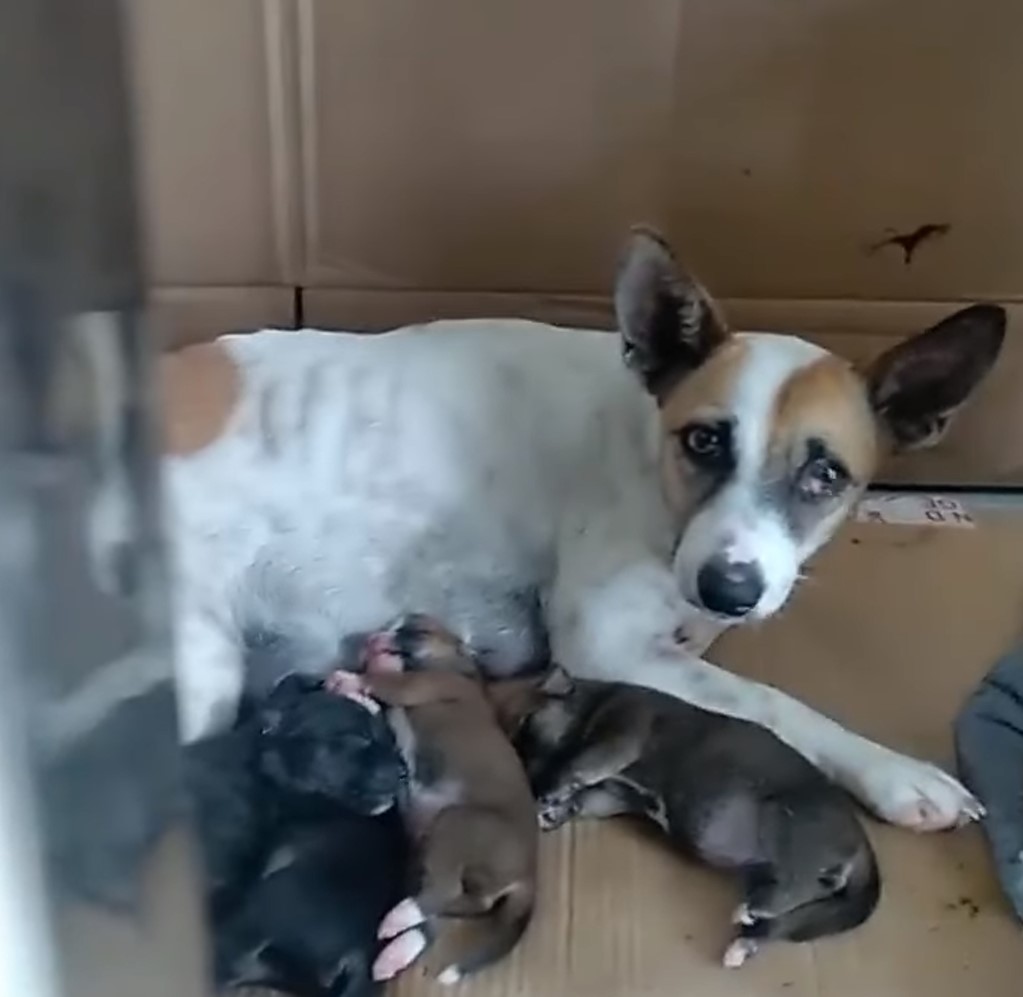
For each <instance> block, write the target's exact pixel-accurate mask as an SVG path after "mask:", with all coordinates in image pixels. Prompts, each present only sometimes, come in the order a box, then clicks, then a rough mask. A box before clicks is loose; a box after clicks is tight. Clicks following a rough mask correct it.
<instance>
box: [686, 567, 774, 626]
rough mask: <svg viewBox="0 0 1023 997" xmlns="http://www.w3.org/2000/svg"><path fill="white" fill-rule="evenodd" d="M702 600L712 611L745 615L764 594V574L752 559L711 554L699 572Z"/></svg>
mask: <svg viewBox="0 0 1023 997" xmlns="http://www.w3.org/2000/svg"><path fill="white" fill-rule="evenodd" d="M696 587H697V592H698V594H699V596H700V602H702V603H703V605H704V606H705V607H706V608H707V609H709V610H710V611H711V612H712V613H720V614H721V615H722V616H745V615H746V614H747V613H749V612H750V611H751V610H752V609H753V607H754V606H756V604H757V603H758V602H759V601H760V597H761V596H762V595H763V594H764V576H763V574H762V573H761V571H760V568H759V566H758V565H757V564H755V563H754V562H752V561H729V560H728V559H727V558H725V557H721V556H718V557H712V558H711V559H710V560H709V561H708V562H707V563H706V564H704V566H703V567H702V568H700V572H699V574H698V575H697V576H696Z"/></svg>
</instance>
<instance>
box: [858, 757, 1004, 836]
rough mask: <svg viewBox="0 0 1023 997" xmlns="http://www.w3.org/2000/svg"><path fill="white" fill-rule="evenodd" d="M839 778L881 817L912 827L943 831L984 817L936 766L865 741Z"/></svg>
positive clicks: (964, 791) (977, 803) (962, 789)
mask: <svg viewBox="0 0 1023 997" xmlns="http://www.w3.org/2000/svg"><path fill="white" fill-rule="evenodd" d="M840 781H841V782H842V783H843V785H845V787H846V788H847V789H848V790H849V791H850V792H852V793H853V794H854V795H855V796H856V797H857V798H858V799H859V800H860V802H862V803H863V804H864V806H866V807H867V808H868V809H869V810H871V811H873V812H874V813H875V814H876V815H877V816H878V817H880V818H881V819H882V820H886V821H888V822H889V823H891V824H897V825H899V826H900V827H907V828H909V829H910V830H913V831H943V830H947V829H949V828H954V827H961V826H963V825H964V824H969V823H970V822H971V821H974V820H980V819H981V818H982V817H983V816H984V807H983V805H982V804H981V803H980V801H979V800H977V799H976V798H975V797H974V796H973V795H972V794H971V793H970V792H969V791H968V790H967V789H966V788H965V787H964V786H963V785H962V784H961V783H960V782H959V781H958V780H956V779H954V778H953V777H952V776H950V775H949V774H948V773H947V772H944V771H942V770H941V769H940V768H938V766H936V765H931V764H929V763H928V762H921V761H917V760H916V759H915V758H908V757H907V756H905V755H900V754H898V753H897V752H895V751H891V750H889V749H888V748H883V747H881V746H880V745H874V744H871V745H868V746H867V750H866V751H864V753H863V757H862V758H860V759H858V760H857V763H856V766H855V768H854V769H853V770H852V771H851V772H849V773H848V775H847V777H844V778H841V779H840Z"/></svg>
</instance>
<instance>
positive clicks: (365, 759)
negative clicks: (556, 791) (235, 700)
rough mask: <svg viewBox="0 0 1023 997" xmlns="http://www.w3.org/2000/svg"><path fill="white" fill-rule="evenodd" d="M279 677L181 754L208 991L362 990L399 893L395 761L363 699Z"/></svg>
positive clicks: (376, 711)
mask: <svg viewBox="0 0 1023 997" xmlns="http://www.w3.org/2000/svg"><path fill="white" fill-rule="evenodd" d="M367 703H369V701H368V700H363V701H356V700H353V699H350V698H344V697H338V696H336V695H333V694H331V693H328V692H326V691H324V689H323V687H322V683H321V682H319V681H318V680H315V679H311V678H308V677H305V676H289V677H287V678H285V679H284V680H282V681H281V682H280V683H279V685H278V686H277V687H276V688H275V689H274V690H273V691H272V692H271V693H270V694H269V695H268V696H267V697H266V698H265V699H264V700H263V701H262V702H261V703H259V704H257V705H255V706H250V708H249V709H248V710H247V712H246V714H245V716H243V717H242V719H241V720H240V721H239V723H238V725H237V726H236V727H235V728H234V729H233V730H232V731H230V732H228V733H226V734H224V735H221V736H218V737H215V738H210V739H207V740H204V741H199V742H196V743H195V744H194V745H192V746H190V747H189V748H187V749H186V751H187V753H188V766H189V774H190V781H191V784H192V789H193V795H194V799H195V804H196V810H197V814H196V817H197V822H196V823H197V829H198V832H199V838H200V844H201V845H202V852H203V856H204V858H205V863H206V869H207V878H208V883H209V890H210V909H211V914H212V921H213V925H212V927H213V939H214V953H215V974H216V979H217V982H218V985H220V986H232V987H233V986H242V985H257V984H259V985H267V986H274V987H277V988H278V989H281V990H286V991H288V992H290V993H294V994H297V995H299V997H334V995H342V994H343V995H346V997H347V995H362V994H368V993H370V992H372V990H373V984H372V980H371V978H370V974H369V966H370V963H371V962H372V959H373V957H374V955H375V954H376V950H377V948H378V945H377V941H376V929H377V925H378V924H379V923H380V919H381V917H382V916H383V915H384V914H385V913H386V912H387V911H388V910H389V909H390V908H391V907H392V906H393V905H394V903H395V902H396V901H397V900H398V899H400V898H401V896H402V895H403V894H404V893H405V884H406V873H407V847H406V845H405V841H404V835H403V833H402V831H401V826H400V820H399V818H398V816H397V812H396V809H395V808H394V804H395V802H396V801H397V798H398V796H399V794H400V792H402V789H403V786H404V781H405V766H404V763H403V761H402V759H401V755H400V753H399V751H398V747H397V744H396V743H395V740H394V736H393V734H392V732H391V729H390V725H389V724H388V723H387V721H386V720H385V718H384V717H383V715H382V712H381V710H380V708H379V707H378V706H377V705H376V704H375V703H369V705H370V706H371V707H372V710H370V709H367V706H366V704H367Z"/></svg>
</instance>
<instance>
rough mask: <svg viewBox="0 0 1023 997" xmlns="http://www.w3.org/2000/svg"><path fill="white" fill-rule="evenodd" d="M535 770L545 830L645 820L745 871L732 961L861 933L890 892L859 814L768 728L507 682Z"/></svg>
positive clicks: (651, 702)
mask: <svg viewBox="0 0 1023 997" xmlns="http://www.w3.org/2000/svg"><path fill="white" fill-rule="evenodd" d="M489 691H490V695H491V698H492V700H493V701H494V703H495V707H496V708H497V709H498V711H499V714H500V715H501V716H502V719H503V721H504V723H505V725H506V729H508V730H509V731H510V732H514V736H515V740H516V745H517V747H518V748H519V750H520V753H521V754H522V756H523V758H524V759H525V760H526V764H527V770H528V771H529V773H530V777H531V779H532V781H533V788H534V791H535V792H536V794H537V798H538V806H539V809H540V820H541V824H542V825H543V826H545V827H547V828H551V827H557V826H559V825H560V824H562V823H564V822H565V821H567V820H569V819H570V818H572V817H574V816H592V817H608V816H612V815H615V814H637V815H640V816H642V817H645V818H647V819H649V820H652V821H653V822H654V823H655V824H657V825H658V826H659V827H660V828H661V829H662V830H663V831H664V832H665V833H666V834H667V836H668V838H669V840H670V841H671V842H672V844H673V845H675V846H676V847H678V848H679V849H681V850H683V851H684V852H686V853H688V854H690V855H693V856H695V857H696V858H698V859H700V860H702V861H704V862H706V863H707V864H708V865H711V866H715V867H717V868H722V869H728V870H732V871H735V872H738V873H739V875H740V880H741V883H742V889H743V894H744V898H743V903H742V904H741V905H740V906H739V908H738V909H737V911H736V913H735V918H734V923H735V925H736V937H735V938H734V940H733V941H732V943H731V945H730V946H729V947H728V949H727V951H726V952H725V956H724V963H725V965H726V966H740V965H742V963H743V962H745V961H746V959H747V958H749V957H750V956H751V955H753V954H754V953H755V952H756V950H757V946H758V943H759V942H761V941H771V940H780V939H787V940H789V941H797V942H799V941H808V940H810V939H813V938H818V937H820V936H822V935H828V934H835V933H837V932H840V931H845V930H847V929H849V928H853V927H855V926H856V925H858V924H861V923H862V922H863V921H865V920H866V918H867V917H868V916H869V915H870V914H871V913H872V912H873V910H874V907H875V906H876V904H877V901H878V896H879V893H880V880H879V877H878V871H877V864H876V861H875V858H874V854H873V851H872V849H871V847H870V842H869V840H868V838H867V836H866V833H865V832H864V830H863V828H862V827H861V826H860V824H859V821H858V820H857V818H856V815H855V812H854V808H853V804H852V801H851V800H850V799H849V798H848V797H847V796H846V795H845V794H844V793H843V792H842V791H841V790H839V789H838V788H837V787H835V786H834V785H832V784H831V783H829V782H828V781H827V780H826V779H825V778H824V777H823V776H822V775H821V774H820V772H819V771H818V770H817V769H816V768H814V766H813V765H811V764H810V763H809V762H808V761H806V760H805V759H804V758H803V757H802V755H800V754H798V753H797V752H796V751H794V750H793V749H792V748H790V747H789V746H788V745H786V744H784V743H783V742H782V741H780V740H779V739H778V738H776V737H775V736H774V735H773V734H771V733H770V732H769V731H768V730H767V729H766V728H763V727H759V726H757V725H755V724H751V723H747V722H745V721H742V720H735V719H733V718H731V717H726V716H722V715H720V714H716V713H709V712H707V711H706V710H700V709H697V708H696V707H694V706H690V705H688V704H687V703H683V702H682V701H681V700H678V699H675V698H673V697H670V696H666V695H663V694H661V693H658V692H653V691H651V690H648V689H642V688H639V687H637V686H628V685H622V684H618V683H603V682H589V681H581V680H573V679H570V678H569V677H568V676H567V675H566V674H565V673H564V672H561V671H559V670H555V671H554V672H552V673H551V675H550V676H549V677H548V678H547V679H546V680H545V681H541V680H536V681H533V682H529V681H524V680H511V681H508V682H500V683H493V684H492V685H491V686H490V690H489Z"/></svg>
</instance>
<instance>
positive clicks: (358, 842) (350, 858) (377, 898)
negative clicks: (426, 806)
mask: <svg viewBox="0 0 1023 997" xmlns="http://www.w3.org/2000/svg"><path fill="white" fill-rule="evenodd" d="M407 861H408V856H407V841H406V838H405V829H404V825H403V824H402V822H401V820H400V818H399V816H398V813H397V810H396V809H395V808H391V810H389V811H388V812H386V813H384V814H381V815H378V816H376V817H365V816H362V815H358V814H348V815H345V816H337V817H333V818H329V819H325V820H316V821H311V822H302V823H300V824H298V825H296V826H293V827H289V828H288V829H286V830H285V831H283V833H282V834H281V835H280V837H279V838H278V842H277V846H276V848H275V849H274V851H273V852H272V853H271V854H270V856H269V858H268V859H267V861H266V864H265V867H264V868H263V870H262V872H261V874H260V876H259V879H258V880H257V881H256V882H255V883H254V884H253V885H252V886H251V887H250V888H249V890H248V892H247V893H246V895H245V897H244V898H243V900H242V902H241V904H240V905H239V907H238V908H237V910H236V911H235V912H234V913H233V915H232V916H230V917H228V918H226V919H224V920H223V921H222V923H221V924H219V925H218V926H217V929H216V933H215V959H216V967H217V973H216V975H217V977H218V980H219V981H220V982H221V984H222V985H223V986H227V987H242V986H261V987H272V988H274V989H276V990H283V991H286V992H288V993H292V994H295V995H296V997H366V995H369V994H373V993H375V992H376V989H377V987H378V986H379V984H376V983H374V982H373V979H372V973H371V968H372V964H373V960H374V958H375V956H376V953H377V950H378V947H379V943H378V941H377V928H378V926H379V924H380V922H381V921H382V920H383V917H384V915H385V914H386V913H387V912H388V911H389V910H390V909H391V908H392V907H394V905H395V904H397V903H398V901H399V900H401V899H402V897H403V896H404V894H405V893H406V892H407V883H406V882H405V876H404V875H403V870H404V868H405V866H406V864H407Z"/></svg>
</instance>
